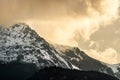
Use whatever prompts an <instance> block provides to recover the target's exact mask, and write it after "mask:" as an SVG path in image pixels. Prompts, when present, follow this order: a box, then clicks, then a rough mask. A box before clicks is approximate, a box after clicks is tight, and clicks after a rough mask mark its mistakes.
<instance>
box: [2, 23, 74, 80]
mask: <svg viewBox="0 0 120 80" xmlns="http://www.w3.org/2000/svg"><path fill="white" fill-rule="evenodd" d="M28 65H29V66H31V67H29V66H28ZM3 66H4V67H3ZM50 66H59V67H63V68H70V69H72V68H73V67H72V65H71V64H69V62H67V61H65V60H64V59H63V58H62V57H60V56H59V55H58V52H57V51H56V50H55V49H54V48H53V47H51V46H50V44H49V43H48V42H47V41H45V40H44V39H43V38H42V37H40V36H39V35H38V34H37V33H36V32H35V31H34V30H32V29H31V28H30V27H29V26H28V25H26V24H23V23H20V24H15V25H13V26H10V27H8V28H6V27H0V74H1V75H3V72H6V73H9V74H10V72H12V71H11V70H12V69H13V71H15V73H13V74H16V75H17V76H19V77H20V78H23V76H25V78H27V76H28V75H21V74H20V73H22V71H23V73H28V72H29V71H26V70H30V71H31V72H30V73H31V74H33V73H34V72H35V71H36V70H37V69H42V68H44V67H50ZM27 67H28V69H27ZM33 67H34V69H33ZM15 69H16V70H15ZM32 69H33V72H32ZM6 70H7V71H6ZM24 70H25V71H24ZM19 71H20V72H19ZM6 73H5V75H6V76H7V75H9V74H6ZM31 74H30V75H31ZM6 76H4V75H3V76H2V77H4V78H10V79H12V80H14V79H15V78H16V77H15V76H14V75H11V76H9V77H6ZM13 78H14V79H13ZM4 80H5V79H4ZM15 80H16V79H15ZM21 80H22V79H21Z"/></svg>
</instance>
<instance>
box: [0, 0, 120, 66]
mask: <svg viewBox="0 0 120 80" xmlns="http://www.w3.org/2000/svg"><path fill="white" fill-rule="evenodd" d="M119 10H120V0H0V25H3V26H9V25H13V24H15V23H21V22H22V23H27V24H28V25H30V27H31V28H32V29H34V30H35V31H36V32H37V33H38V34H39V35H40V36H42V37H44V38H45V39H46V40H48V41H49V42H51V43H55V44H62V45H69V46H77V47H79V48H80V49H81V50H83V51H85V52H86V53H87V54H88V55H89V56H91V57H94V58H96V59H98V60H100V61H103V62H105V63H109V64H117V63H120V59H119V58H120V37H119V36H120V27H119V25H120V17H119V15H120V11H119Z"/></svg>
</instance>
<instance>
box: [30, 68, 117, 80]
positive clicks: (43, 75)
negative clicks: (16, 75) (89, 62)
mask: <svg viewBox="0 0 120 80" xmlns="http://www.w3.org/2000/svg"><path fill="white" fill-rule="evenodd" d="M28 80H118V79H117V78H115V77H112V76H109V75H107V74H103V73H99V72H94V71H79V70H70V69H63V68H59V67H50V68H45V69H42V70H40V71H39V72H37V73H36V74H35V75H34V76H33V77H31V78H30V79H28Z"/></svg>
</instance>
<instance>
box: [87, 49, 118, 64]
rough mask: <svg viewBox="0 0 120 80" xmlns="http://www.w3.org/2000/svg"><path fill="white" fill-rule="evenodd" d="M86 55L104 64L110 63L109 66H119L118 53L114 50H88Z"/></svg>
mask: <svg viewBox="0 0 120 80" xmlns="http://www.w3.org/2000/svg"><path fill="white" fill-rule="evenodd" d="M86 53H87V54H88V55H89V56H91V57H94V58H95V59H98V60H100V61H102V62H105V63H109V64H117V63H118V55H117V54H118V53H117V52H116V51H115V50H114V49H113V48H106V49H105V50H104V51H97V50H93V49H90V50H86Z"/></svg>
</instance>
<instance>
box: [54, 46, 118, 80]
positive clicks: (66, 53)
mask: <svg viewBox="0 0 120 80" xmlns="http://www.w3.org/2000/svg"><path fill="white" fill-rule="evenodd" d="M54 47H55V49H56V50H57V51H58V53H59V55H60V56H61V57H63V58H64V59H65V60H66V61H69V62H70V63H71V64H72V65H75V66H76V67H77V68H78V69H80V70H85V71H98V72H102V73H106V74H109V75H112V76H116V77H118V78H119V79H120V65H119V64H118V65H110V64H106V63H103V62H100V61H98V60H96V59H93V58H91V57H89V56H88V55H87V54H85V53H84V52H83V51H81V50H80V49H79V48H77V47H69V46H63V45H54Z"/></svg>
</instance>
